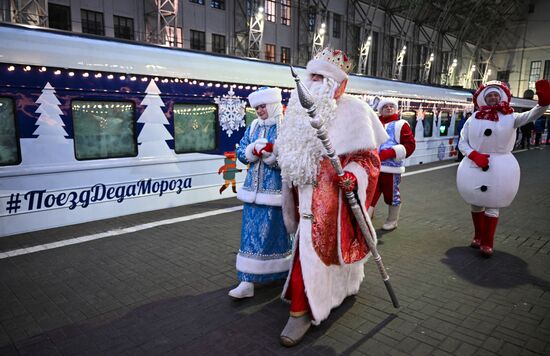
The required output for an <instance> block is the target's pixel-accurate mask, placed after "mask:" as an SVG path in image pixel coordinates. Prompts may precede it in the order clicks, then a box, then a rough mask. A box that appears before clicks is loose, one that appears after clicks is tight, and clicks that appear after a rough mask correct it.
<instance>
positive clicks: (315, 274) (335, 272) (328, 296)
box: [282, 185, 365, 325]
mask: <svg viewBox="0 0 550 356" xmlns="http://www.w3.org/2000/svg"><path fill="white" fill-rule="evenodd" d="M312 195H313V188H312V186H311V185H306V186H303V187H301V188H300V201H301V202H303V205H304V206H303V207H301V209H304V210H303V211H302V213H308V212H309V213H310V212H311V209H310V206H311V199H312ZM298 245H299V248H300V264H301V267H302V275H303V277H304V285H305V292H306V296H307V298H308V302H309V306H310V308H311V314H312V317H313V320H312V321H311V322H312V324H313V325H319V324H320V323H321V321H323V320H325V319H326V318H327V317H328V316H329V314H330V311H331V310H332V309H333V308H335V307H337V306H339V305H340V304H342V302H343V301H344V299H345V298H346V297H348V296H350V295H354V294H357V293H358V292H359V287H360V285H361V282H362V281H363V278H364V277H365V273H364V265H363V263H359V262H358V263H354V264H350V265H343V266H340V265H331V266H327V265H325V264H324V263H323V262H322V261H321V260H320V259H319V257H318V256H317V253H316V252H315V250H314V248H313V242H312V240H311V220H308V219H301V220H300V224H299V226H298V232H297V234H296V238H295V239H294V246H293V249H292V251H293V253H292V261H294V256H295V252H296V248H297V246H298ZM291 268H292V265H291ZM291 273H292V269H291V272H290V273H289V274H288V276H289V277H287V280H286V283H285V286H284V289H283V294H282V298H283V300H285V298H284V297H285V295H286V292H287V290H288V284H289V280H290V276H291Z"/></svg>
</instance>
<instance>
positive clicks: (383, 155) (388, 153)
mask: <svg viewBox="0 0 550 356" xmlns="http://www.w3.org/2000/svg"><path fill="white" fill-rule="evenodd" d="M378 156H380V160H381V161H385V160H387V159H391V158H395V156H396V155H395V151H394V150H393V148H387V149H385V150H382V151H380V153H379V154H378Z"/></svg>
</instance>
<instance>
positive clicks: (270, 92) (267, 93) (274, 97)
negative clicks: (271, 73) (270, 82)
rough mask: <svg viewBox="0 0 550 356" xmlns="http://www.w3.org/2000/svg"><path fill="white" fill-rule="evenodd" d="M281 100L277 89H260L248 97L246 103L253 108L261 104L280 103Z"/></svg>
mask: <svg viewBox="0 0 550 356" xmlns="http://www.w3.org/2000/svg"><path fill="white" fill-rule="evenodd" d="M281 100H283V97H282V96H281V89H279V88H267V89H263V88H260V89H258V90H256V91H255V92H252V93H250V95H249V96H248V102H249V103H250V106H252V107H253V108H255V107H257V106H259V105H262V104H273V103H280V102H281Z"/></svg>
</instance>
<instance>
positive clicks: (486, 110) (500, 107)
mask: <svg viewBox="0 0 550 356" xmlns="http://www.w3.org/2000/svg"><path fill="white" fill-rule="evenodd" d="M499 112H501V113H503V114H504V115H508V114H511V113H513V112H514V109H512V108H511V107H510V104H508V102H506V101H501V102H500V103H498V104H497V105H491V106H489V105H487V106H482V107H480V108H479V110H478V112H477V114H476V119H480V120H491V121H498V113H499Z"/></svg>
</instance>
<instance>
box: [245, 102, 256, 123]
mask: <svg viewBox="0 0 550 356" xmlns="http://www.w3.org/2000/svg"><path fill="white" fill-rule="evenodd" d="M257 117H258V116H256V110H255V109H254V108H251V107H250V106H247V107H246V115H245V117H244V122H245V123H246V126H247V127H248V126H250V124H251V123H252V121H254V120H255V119H256V118H257Z"/></svg>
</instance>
